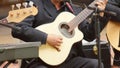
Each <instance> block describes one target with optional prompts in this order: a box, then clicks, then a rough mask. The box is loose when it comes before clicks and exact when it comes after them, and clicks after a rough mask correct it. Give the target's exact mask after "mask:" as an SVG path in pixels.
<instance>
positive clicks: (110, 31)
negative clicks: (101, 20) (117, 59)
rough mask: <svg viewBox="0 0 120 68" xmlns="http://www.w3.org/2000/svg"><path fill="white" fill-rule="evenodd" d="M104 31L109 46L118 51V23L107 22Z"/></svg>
mask: <svg viewBox="0 0 120 68" xmlns="http://www.w3.org/2000/svg"><path fill="white" fill-rule="evenodd" d="M106 31H107V37H108V40H109V42H110V44H111V45H112V46H113V47H114V48H115V49H117V50H118V51H120V22H114V21H109V22H108V24H107V29H106Z"/></svg>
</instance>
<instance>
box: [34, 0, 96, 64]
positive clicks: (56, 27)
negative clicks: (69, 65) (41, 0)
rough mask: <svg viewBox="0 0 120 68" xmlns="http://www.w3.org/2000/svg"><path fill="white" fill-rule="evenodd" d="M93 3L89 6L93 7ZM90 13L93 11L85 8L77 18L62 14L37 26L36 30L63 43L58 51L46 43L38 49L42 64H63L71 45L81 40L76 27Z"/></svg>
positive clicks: (70, 14) (81, 37) (81, 35)
mask: <svg viewBox="0 0 120 68" xmlns="http://www.w3.org/2000/svg"><path fill="white" fill-rule="evenodd" d="M94 2H95V1H94ZM94 2H92V3H91V4H90V5H89V6H91V7H94ZM92 13H93V10H90V9H88V8H85V9H84V10H83V11H82V12H80V13H79V14H78V15H77V16H75V15H73V14H72V13H69V12H62V13H60V14H59V15H58V16H57V18H56V19H55V21H53V22H52V23H50V24H43V25H40V26H38V27H37V28H36V29H38V30H40V31H43V32H45V33H47V34H57V35H60V36H62V37H63V43H62V44H61V46H59V49H60V51H58V50H57V49H55V48H54V47H52V46H51V45H49V44H48V43H46V44H43V45H41V46H40V47H39V57H40V58H41V59H42V60H43V62H45V63H47V64H49V65H53V66H54V65H59V64H61V63H63V62H64V61H65V60H66V58H67V57H68V55H69V52H70V50H71V47H72V45H73V44H74V43H75V42H78V41H80V40H82V39H83V33H82V32H81V31H80V30H79V29H78V28H76V27H77V26H78V24H80V23H81V22H82V21H84V20H85V19H86V18H87V17H88V16H89V15H90V14H92Z"/></svg>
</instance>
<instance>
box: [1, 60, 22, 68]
mask: <svg viewBox="0 0 120 68" xmlns="http://www.w3.org/2000/svg"><path fill="white" fill-rule="evenodd" d="M7 63H8V61H5V62H4V63H3V64H2V65H0V68H4V66H5V65H6V64H7ZM7 68H20V65H19V64H18V63H11V64H10V65H9V66H8V67H7Z"/></svg>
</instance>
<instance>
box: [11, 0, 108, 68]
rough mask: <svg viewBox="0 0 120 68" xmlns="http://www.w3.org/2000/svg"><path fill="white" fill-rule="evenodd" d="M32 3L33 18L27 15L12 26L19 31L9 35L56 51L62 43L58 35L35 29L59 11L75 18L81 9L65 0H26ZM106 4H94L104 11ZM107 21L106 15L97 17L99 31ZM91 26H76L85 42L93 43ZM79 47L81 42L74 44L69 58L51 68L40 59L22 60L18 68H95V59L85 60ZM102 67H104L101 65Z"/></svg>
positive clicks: (93, 33)
mask: <svg viewBox="0 0 120 68" xmlns="http://www.w3.org/2000/svg"><path fill="white" fill-rule="evenodd" d="M31 1H32V2H33V3H34V5H35V6H37V8H38V14H37V15H36V16H29V17H27V18H26V19H25V20H23V21H22V22H20V23H19V24H16V25H15V27H18V28H20V30H15V29H12V36H13V37H14V38H18V39H20V40H23V41H25V42H37V41H38V42H39V41H40V42H41V44H46V43H49V44H50V45H51V46H52V47H54V48H56V49H59V48H58V46H60V45H61V44H62V43H63V38H62V37H61V36H60V35H56V34H47V33H45V32H43V31H40V30H37V29H35V28H36V27H38V26H40V25H42V24H46V23H50V22H53V21H54V20H55V19H56V17H57V16H58V15H59V14H60V13H61V12H64V11H67V12H70V13H72V14H74V15H77V14H78V13H80V12H81V11H82V8H80V7H77V6H75V5H73V4H70V3H69V2H67V1H64V0H27V2H31ZM106 3H107V0H105V1H99V2H96V3H95V4H97V7H98V8H99V9H100V10H104V9H105V7H106ZM81 17H82V16H81ZM106 21H107V17H106V14H103V13H102V14H100V22H101V24H102V25H101V30H102V29H103V28H104V27H105V24H106ZM94 24H95V21H94V20H93V21H92V23H88V22H87V21H86V20H84V21H83V22H82V23H81V24H79V25H78V28H79V30H81V31H82V32H83V34H84V39H85V40H87V41H92V40H94V39H95V38H96V36H95V27H94ZM53 26H54V25H53ZM46 29H47V28H46ZM68 43H69V42H68ZM65 46H67V45H65ZM81 46H82V42H81V40H80V41H76V42H75V43H73V46H72V48H71V51H70V53H69V56H68V57H67V59H66V60H65V61H64V62H63V63H62V64H60V65H58V66H50V65H48V64H46V63H44V62H43V61H42V60H41V59H40V58H31V59H23V60H22V65H21V68H56V67H57V68H98V66H99V65H98V60H97V59H90V58H85V56H84V54H83V52H82V47H81ZM58 60H59V59H58ZM53 61H54V60H53ZM101 66H102V68H103V64H102V63H101Z"/></svg>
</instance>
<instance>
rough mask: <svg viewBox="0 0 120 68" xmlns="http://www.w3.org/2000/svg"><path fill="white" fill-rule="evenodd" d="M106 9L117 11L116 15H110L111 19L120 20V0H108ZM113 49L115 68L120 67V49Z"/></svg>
mask: <svg viewBox="0 0 120 68" xmlns="http://www.w3.org/2000/svg"><path fill="white" fill-rule="evenodd" d="M106 10H107V11H112V12H114V13H116V15H110V20H111V21H115V22H120V0H108V3H107V5H106ZM113 51H114V55H115V56H114V59H113V60H114V62H113V68H120V51H118V50H116V49H115V48H114V47H113Z"/></svg>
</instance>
